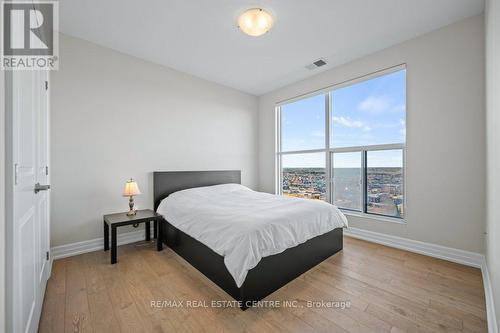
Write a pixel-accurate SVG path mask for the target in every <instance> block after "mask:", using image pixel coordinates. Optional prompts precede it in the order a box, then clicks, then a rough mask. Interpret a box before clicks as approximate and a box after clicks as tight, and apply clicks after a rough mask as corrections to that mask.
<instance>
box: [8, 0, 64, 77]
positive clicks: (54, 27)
mask: <svg viewBox="0 0 500 333" xmlns="http://www.w3.org/2000/svg"><path fill="white" fill-rule="evenodd" d="M1 17H2V22H3V23H2V26H1V29H2V31H1V35H2V43H1V47H2V50H1V66H0V67H1V69H4V70H5V69H12V70H50V69H57V66H58V61H57V60H58V57H57V56H58V54H57V53H58V33H57V31H58V3H57V1H15V2H11V1H2V14H1Z"/></svg>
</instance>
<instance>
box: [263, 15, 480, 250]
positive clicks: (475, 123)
mask: <svg viewBox="0 0 500 333" xmlns="http://www.w3.org/2000/svg"><path fill="white" fill-rule="evenodd" d="M483 34H484V24H483V17H482V16H476V17H472V18H469V19H466V20H464V21H461V22H458V23H455V24H453V25H450V26H448V27H445V28H442V29H440V30H437V31H435V32H431V33H429V34H426V35H423V36H421V37H418V38H416V39H413V40H410V41H407V42H404V43H402V44H399V45H396V46H393V47H390V48H388V49H385V50H383V51H380V52H377V53H375V54H372V55H369V56H366V57H364V58H361V59H358V60H355V61H353V62H350V63H348V64H345V65H342V66H339V67H337V68H334V69H332V70H329V71H326V72H323V73H320V74H318V75H316V76H314V77H312V78H309V79H307V80H304V81H301V82H298V83H295V84H292V85H289V86H287V87H285V88H282V89H279V90H277V91H274V92H272V93H269V94H266V95H264V96H261V97H260V99H259V139H260V141H259V156H260V158H259V161H260V162H259V164H260V167H259V177H260V189H261V190H263V191H268V192H273V191H274V187H275V159H274V138H275V123H274V106H275V103H276V102H278V101H282V100H285V99H289V98H292V97H295V96H299V95H301V94H304V93H307V92H311V91H314V90H317V89H321V88H324V87H327V86H330V85H333V84H336V83H340V82H343V81H345V80H349V79H352V78H356V77H359V76H361V75H365V74H368V73H371V72H374V71H376V70H380V69H383V68H388V67H391V66H394V65H397V64H401V63H406V64H407V82H408V86H407V91H408V95H407V103H408V105H407V178H406V186H407V189H406V190H407V210H406V213H407V218H406V219H407V222H408V223H407V224H406V225H403V224H396V223H391V222H381V221H374V220H369V219H364V218H354V217H351V218H349V221H350V225H351V226H353V227H357V228H362V229H367V230H371V231H376V232H382V233H386V234H391V235H396V236H400V237H406V238H410V239H414V240H419V241H424V242H430V243H433V244H440V245H444V246H449V247H453V248H458V249H463V250H469V251H474V252H483V240H484V235H483V233H484V218H485V204H484V202H485V177H484V173H485V147H484V146H485V139H484V131H485V115H484V114H485V111H484V110H485V105H484V104H485V102H484V35H483Z"/></svg>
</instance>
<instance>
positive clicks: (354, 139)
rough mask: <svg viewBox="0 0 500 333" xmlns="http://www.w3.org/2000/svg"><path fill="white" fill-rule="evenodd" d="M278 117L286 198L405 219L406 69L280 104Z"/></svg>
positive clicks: (281, 185) (281, 186) (281, 176)
mask: <svg viewBox="0 0 500 333" xmlns="http://www.w3.org/2000/svg"><path fill="white" fill-rule="evenodd" d="M277 112H278V120H279V122H278V123H279V131H278V135H279V136H278V152H277V158H278V165H279V177H278V178H279V191H280V193H282V194H283V195H287V196H294V197H302V198H309V199H318V200H326V201H329V202H331V203H333V204H334V205H336V206H338V207H339V208H341V209H344V210H348V211H354V212H359V213H363V214H374V215H383V216H389V217H395V218H403V217H404V155H405V149H406V147H405V143H406V69H405V67H404V66H398V67H397V68H392V69H389V70H387V71H384V72H381V73H378V74H374V75H370V76H367V77H366V78H364V79H358V80H354V81H352V82H348V83H345V84H342V85H339V86H335V87H333V88H330V89H328V90H325V91H324V92H323V93H319V94H315V95H313V96H310V97H306V98H303V99H299V100H295V101H293V102H290V103H285V104H281V105H279V106H278V107H277Z"/></svg>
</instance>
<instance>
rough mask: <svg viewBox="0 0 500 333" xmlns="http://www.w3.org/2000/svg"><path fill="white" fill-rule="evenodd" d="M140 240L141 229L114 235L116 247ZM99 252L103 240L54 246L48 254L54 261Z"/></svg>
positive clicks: (142, 238) (142, 235)
mask: <svg viewBox="0 0 500 333" xmlns="http://www.w3.org/2000/svg"><path fill="white" fill-rule="evenodd" d="M151 235H153V227H151ZM141 240H144V229H143V228H141V230H137V231H130V232H125V233H121V234H118V235H116V243H117V244H118V245H124V244H130V243H135V242H138V241H141ZM99 250H104V238H95V239H91V240H87V241H83V242H76V243H71V244H65V245H60V246H54V247H53V248H51V249H50V253H51V258H52V259H53V260H55V259H61V258H66V257H72V256H76V255H79V254H83V253H88V252H93V251H99Z"/></svg>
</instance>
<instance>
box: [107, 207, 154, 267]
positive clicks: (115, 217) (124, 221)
mask: <svg viewBox="0 0 500 333" xmlns="http://www.w3.org/2000/svg"><path fill="white" fill-rule="evenodd" d="M161 218H162V216H161V215H160V214H157V213H156V212H154V211H152V210H151V209H143V210H138V211H137V213H136V214H135V215H133V216H127V213H117V214H108V215H104V251H108V250H109V228H111V264H116V229H117V228H118V227H121V226H124V225H133V226H135V227H137V226H138V225H139V223H145V224H146V227H145V232H146V241H149V240H150V239H151V235H150V222H153V223H154V238H158V225H159V223H160V222H159V221H160V219H161ZM160 227H161V226H160ZM160 232H161V230H160ZM160 235H161V234H160Z"/></svg>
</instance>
